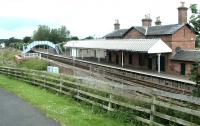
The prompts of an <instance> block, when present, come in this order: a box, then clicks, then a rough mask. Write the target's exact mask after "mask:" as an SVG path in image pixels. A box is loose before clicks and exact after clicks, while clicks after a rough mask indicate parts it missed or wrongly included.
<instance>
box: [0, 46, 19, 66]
mask: <svg viewBox="0 0 200 126" xmlns="http://www.w3.org/2000/svg"><path fill="white" fill-rule="evenodd" d="M18 54H20V50H17V49H14V48H5V49H0V65H1V66H9V67H16V65H17V63H16V61H15V55H18Z"/></svg>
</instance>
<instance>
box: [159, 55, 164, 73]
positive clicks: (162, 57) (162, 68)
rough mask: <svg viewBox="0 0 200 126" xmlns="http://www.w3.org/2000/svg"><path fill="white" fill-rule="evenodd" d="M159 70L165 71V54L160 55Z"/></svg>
mask: <svg viewBox="0 0 200 126" xmlns="http://www.w3.org/2000/svg"><path fill="white" fill-rule="evenodd" d="M160 71H165V56H161V57H160Z"/></svg>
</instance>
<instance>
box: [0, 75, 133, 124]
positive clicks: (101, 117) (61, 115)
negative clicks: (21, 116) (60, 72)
mask: <svg viewBox="0 0 200 126" xmlns="http://www.w3.org/2000/svg"><path fill="white" fill-rule="evenodd" d="M0 87H2V88H5V89H6V90H8V91H10V92H13V93H15V94H17V95H18V96H20V97H21V98H23V99H24V100H25V101H28V102H29V103H30V104H32V105H33V106H35V107H37V108H39V109H40V110H41V111H43V112H44V113H46V115H47V116H48V117H51V118H53V119H55V120H57V121H59V122H60V123H61V125H62V126H134V124H131V123H129V122H127V123H125V122H123V121H122V120H118V119H115V118H112V117H111V116H110V114H109V113H106V111H104V112H97V111H102V110H101V109H99V108H96V107H94V106H90V105H86V104H83V103H82V102H77V101H75V100H74V99H73V98H70V97H66V96H62V95H55V94H53V93H52V92H49V91H47V90H45V89H41V88H39V87H35V86H31V85H29V84H26V83H24V82H21V81H17V80H12V79H10V78H8V77H6V76H4V75H0Z"/></svg>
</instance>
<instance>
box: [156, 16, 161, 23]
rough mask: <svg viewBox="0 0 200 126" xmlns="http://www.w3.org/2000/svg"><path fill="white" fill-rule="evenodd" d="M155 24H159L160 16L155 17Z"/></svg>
mask: <svg viewBox="0 0 200 126" xmlns="http://www.w3.org/2000/svg"><path fill="white" fill-rule="evenodd" d="M155 25H161V21H160V16H159V17H156V22H155Z"/></svg>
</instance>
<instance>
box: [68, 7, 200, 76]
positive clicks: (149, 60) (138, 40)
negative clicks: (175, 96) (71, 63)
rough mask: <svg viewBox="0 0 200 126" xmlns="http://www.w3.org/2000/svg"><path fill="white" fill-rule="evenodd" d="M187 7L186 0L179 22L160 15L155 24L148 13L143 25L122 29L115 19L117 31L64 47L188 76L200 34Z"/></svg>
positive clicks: (120, 63) (86, 56)
mask: <svg viewBox="0 0 200 126" xmlns="http://www.w3.org/2000/svg"><path fill="white" fill-rule="evenodd" d="M187 10H188V8H187V7H185V6H184V3H182V5H181V6H180V7H178V24H170V25H162V24H161V20H160V18H159V17H158V18H157V19H156V21H155V25H154V26H152V19H151V18H150V16H149V15H146V16H145V18H144V19H142V26H132V27H130V28H128V29H120V24H119V21H118V20H116V22H115V23H114V31H112V32H111V33H108V34H106V35H105V36H104V37H103V38H102V39H99V40H79V41H70V42H67V43H66V44H65V47H66V48H70V49H71V51H70V52H71V53H70V56H72V57H76V58H81V59H85V60H88V59H90V60H91V59H96V61H97V62H102V63H108V64H112V65H115V66H119V67H127V68H131V69H139V70H148V71H157V72H166V73H170V74H176V75H186V76H188V75H189V74H190V70H191V66H192V65H193V64H194V62H195V61H196V60H198V58H200V51H198V50H195V41H196V34H198V33H196V32H195V31H193V29H192V27H191V26H190V25H189V24H188V23H187Z"/></svg>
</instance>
